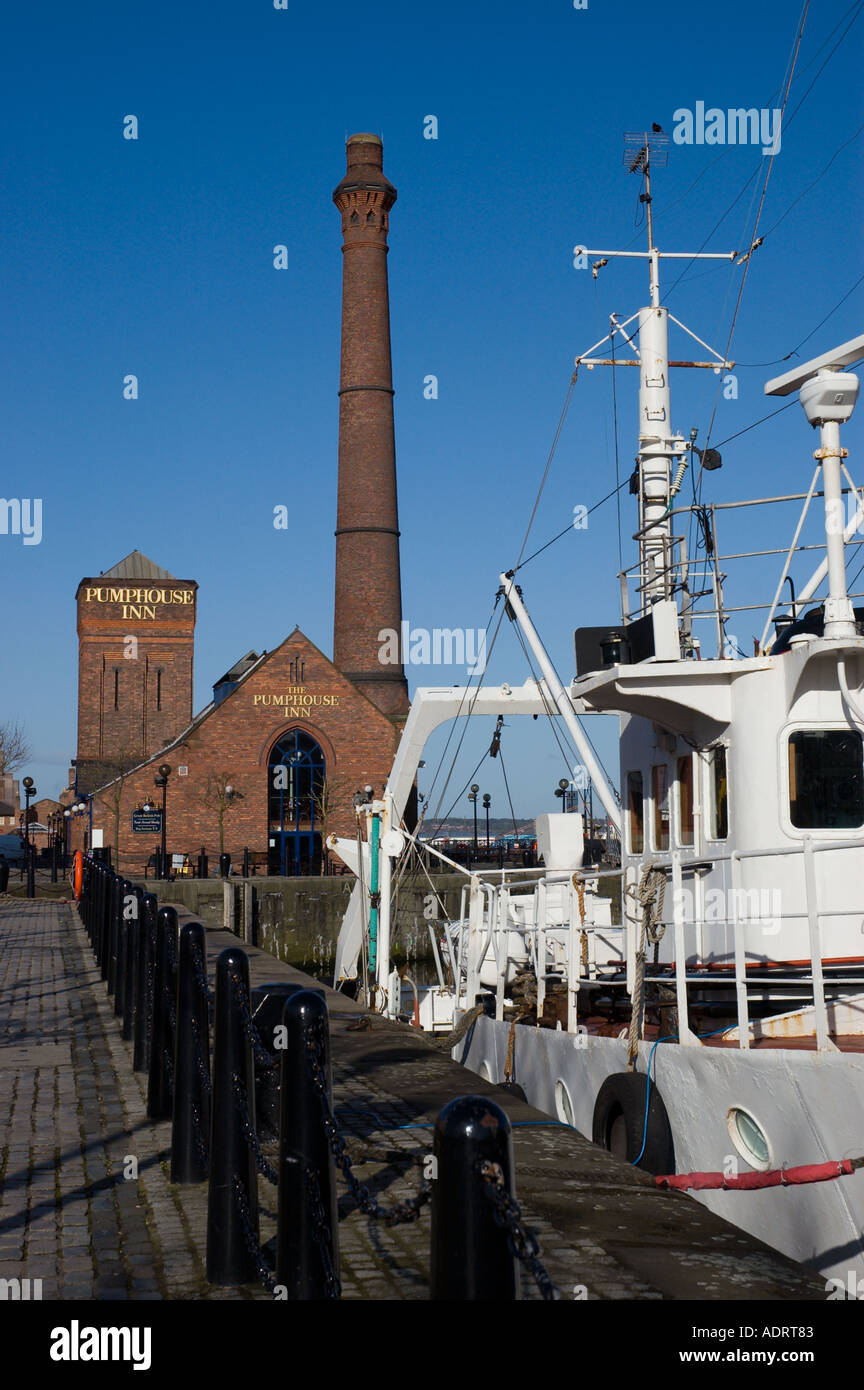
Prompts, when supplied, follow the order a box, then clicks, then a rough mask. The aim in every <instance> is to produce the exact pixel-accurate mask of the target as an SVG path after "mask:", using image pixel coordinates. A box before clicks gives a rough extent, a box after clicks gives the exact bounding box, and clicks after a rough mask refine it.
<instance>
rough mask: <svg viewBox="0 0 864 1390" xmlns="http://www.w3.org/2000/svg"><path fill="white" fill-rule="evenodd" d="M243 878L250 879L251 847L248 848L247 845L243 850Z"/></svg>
mask: <svg viewBox="0 0 864 1390" xmlns="http://www.w3.org/2000/svg"><path fill="white" fill-rule="evenodd" d="M243 877H244V878H248V877H249V846H248V845H246V846H245V847H244V849H243Z"/></svg>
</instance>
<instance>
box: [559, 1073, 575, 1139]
mask: <svg viewBox="0 0 864 1390" xmlns="http://www.w3.org/2000/svg"><path fill="white" fill-rule="evenodd" d="M555 1113H556V1114H557V1116H558V1119H559V1120H561V1122H562V1124H565V1125H569V1126H570V1128H571V1129H573V1128H575V1126H574V1124H573V1102H572V1101H571V1099H570V1092H569V1091H568V1090H567V1087H566V1086H565V1085H564V1082H563V1081H561V1080H560V1079H559V1080H558V1081H556V1082H555Z"/></svg>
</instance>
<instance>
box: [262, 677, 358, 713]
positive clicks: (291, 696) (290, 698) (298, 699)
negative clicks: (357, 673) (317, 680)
mask: <svg viewBox="0 0 864 1390" xmlns="http://www.w3.org/2000/svg"><path fill="white" fill-rule="evenodd" d="M252 704H253V707H254V708H255V709H273V708H274V707H275V708H277V709H282V710H283V711H284V715H285V718H286V719H311V718H312V714H313V711H314V710H315V709H338V708H339V696H338V695H332V694H329V695H328V694H323V693H316V694H313V693H311V692H310V691H309V690H307V688H306V686H305V685H289V686H288V687H287V689H286V690H284V691H283V692H282V693H281V694H266V693H265V694H260V695H253V697H252Z"/></svg>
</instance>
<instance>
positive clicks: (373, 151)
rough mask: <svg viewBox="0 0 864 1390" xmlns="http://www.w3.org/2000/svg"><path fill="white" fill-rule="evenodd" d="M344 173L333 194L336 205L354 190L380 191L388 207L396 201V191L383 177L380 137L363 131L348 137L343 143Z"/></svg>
mask: <svg viewBox="0 0 864 1390" xmlns="http://www.w3.org/2000/svg"><path fill="white" fill-rule="evenodd" d="M345 156H346V161H347V163H346V173H345V177H344V178H343V179H342V182H341V183H340V184H339V186H338V188H337V189H336V191H335V192H334V194H333V200H334V202H336V203H338V201H339V198H340V197H341V195H342V194H343V193H346V192H348V191H350V190H354V189H373V188H380V189H382V190H383V191H384V192H385V193H386V195H387V197H388V200H389V201H388V206H389V205H390V204H392V203H394V202H395V201H396V189H395V188H394V187H393V185H392V183H391V182H390V180H389V179H388V178H387V177H386V176H385V175H384V173H383V172H382V171H383V168H384V142H383V141H382V139H381V137H380V135H372V134H370V133H369V132H368V131H363V132H361V133H360V134H357V135H349V137H348V139H347V141H346V143H345Z"/></svg>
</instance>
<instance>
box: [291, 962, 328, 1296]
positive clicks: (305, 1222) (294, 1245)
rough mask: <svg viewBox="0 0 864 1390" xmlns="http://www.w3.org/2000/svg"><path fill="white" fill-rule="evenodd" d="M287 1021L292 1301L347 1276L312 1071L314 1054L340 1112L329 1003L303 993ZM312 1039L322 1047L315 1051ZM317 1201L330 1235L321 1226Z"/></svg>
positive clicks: (322, 1291) (322, 1292)
mask: <svg viewBox="0 0 864 1390" xmlns="http://www.w3.org/2000/svg"><path fill="white" fill-rule="evenodd" d="M282 1022H283V1025H284V1027H285V1039H284V1041H285V1046H284V1049H283V1050H282V1080H281V1087H280V1089H281V1108H280V1118H279V1218H278V1227H277V1233H276V1282H277V1283H279V1284H283V1285H284V1286H285V1289H286V1293H287V1297H288V1298H290V1299H317V1298H328V1297H331V1296H332V1293H333V1286H334V1281H335V1282H336V1287H337V1288H338V1279H339V1224H338V1214H337V1210H336V1169H335V1164H334V1162H333V1155H332V1153H331V1151H330V1145H329V1144H328V1142H327V1134H326V1131H325V1129H324V1123H323V1121H324V1111H323V1109H322V1104H321V1095H320V1093H319V1091H318V1089H317V1088H316V1083H315V1080H314V1078H313V1074H312V1068H311V1066H310V1057H316V1058H317V1062H318V1068H319V1070H318V1077H319V1083H320V1084H321V1085H322V1086H323V1087H324V1091H325V1094H326V1104H327V1108H328V1110H330V1111H332V1107H333V1085H332V1079H331V1074H330V1036H329V1029H328V1024H327V1005H326V1003H325V1002H324V999H323V997H322V996H321V995H320V993H318V992H317V991H312V990H307V989H303V990H298V991H297V993H296V994H291V995H289V997H288V998H287V999H286V1001H285V1007H284V1010H283V1013H282ZM307 1040H312V1041H314V1042H315V1048H314V1050H313V1051H312V1052H311V1053H310V1049H309V1048H308V1047H307ZM313 1202H314V1203H315V1207H317V1209H318V1212H319V1217H321V1218H322V1224H323V1230H319V1228H318V1225H317V1223H316V1221H315V1217H314V1215H313V1211H314V1209H315V1208H313ZM319 1202H320V1207H318V1203H319Z"/></svg>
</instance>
